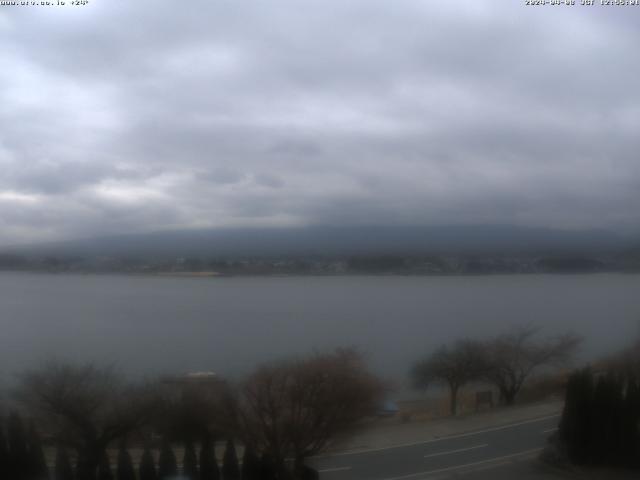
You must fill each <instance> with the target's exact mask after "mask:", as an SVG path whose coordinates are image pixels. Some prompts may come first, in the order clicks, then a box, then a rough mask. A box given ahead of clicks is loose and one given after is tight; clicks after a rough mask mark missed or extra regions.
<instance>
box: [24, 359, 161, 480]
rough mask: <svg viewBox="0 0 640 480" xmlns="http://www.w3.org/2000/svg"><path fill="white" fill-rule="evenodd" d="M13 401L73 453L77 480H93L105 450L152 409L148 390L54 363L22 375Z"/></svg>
mask: <svg viewBox="0 0 640 480" xmlns="http://www.w3.org/2000/svg"><path fill="white" fill-rule="evenodd" d="M17 397H18V399H20V400H21V401H22V402H23V403H24V405H25V406H26V407H27V408H28V409H29V411H30V412H31V413H32V414H33V415H34V416H36V417H37V418H38V419H39V420H41V422H42V424H43V425H44V426H45V427H46V428H47V429H48V430H49V431H50V432H51V433H52V434H53V435H54V436H55V437H56V439H57V441H58V442H59V443H60V444H61V445H67V446H70V447H72V448H73V449H75V450H76V452H77V455H78V459H79V469H78V470H79V471H78V477H79V480H85V479H91V480H94V479H95V477H96V472H97V468H98V466H99V464H100V460H101V458H102V455H103V452H104V451H105V449H106V448H107V446H108V445H109V444H110V443H112V442H113V441H115V440H117V439H120V438H123V437H125V436H126V435H127V434H129V433H130V432H132V431H133V430H135V429H137V428H139V427H141V426H142V425H144V424H145V423H146V422H147V421H148V420H149V419H150V418H151V416H152V415H153V414H154V412H155V410H156V405H157V400H156V397H155V395H154V394H153V393H152V392H151V391H149V390H147V389H146V388H143V387H134V386H130V385H127V384H126V383H125V382H124V381H123V380H122V379H121V378H120V376H119V375H118V374H117V373H116V372H115V371H114V370H113V369H112V368H109V367H96V366H93V365H82V366H78V365H71V364H62V363H56V362H54V363H50V364H47V365H44V366H43V367H41V368H39V369H37V370H32V371H29V372H27V373H25V374H24V375H23V376H22V377H21V379H20V385H19V388H18V391H17Z"/></svg>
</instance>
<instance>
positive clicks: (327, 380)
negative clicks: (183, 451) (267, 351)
mask: <svg viewBox="0 0 640 480" xmlns="http://www.w3.org/2000/svg"><path fill="white" fill-rule="evenodd" d="M382 393H383V386H382V383H381V382H380V381H379V380H378V379H377V378H376V377H375V376H373V375H372V374H371V373H369V372H368V371H367V369H366V368H365V366H364V363H363V361H362V358H361V356H360V355H359V354H358V353H357V352H355V351H352V350H339V351H336V352H335V353H331V354H317V355H314V356H312V357H310V358H307V359H302V360H294V361H287V362H282V363H279V364H274V365H269V366H265V367H262V368H260V369H258V370H257V371H256V372H255V373H254V374H253V375H251V376H250V377H249V379H248V380H247V381H246V382H245V384H244V385H243V387H242V389H241V391H240V393H239V398H238V403H237V408H238V410H237V414H236V418H237V423H238V431H239V433H240V436H241V438H242V440H243V441H244V442H245V443H246V444H247V445H249V446H250V447H251V448H253V449H255V450H257V451H262V452H263V453H264V454H266V455H268V456H269V457H270V458H271V459H272V460H273V462H274V463H275V465H276V469H277V470H278V471H279V472H280V475H281V476H283V475H286V473H285V472H287V470H288V469H287V468H286V459H287V458H292V459H293V460H294V465H293V469H292V472H291V473H292V475H293V478H300V475H301V473H302V472H303V470H304V460H305V458H307V457H309V456H313V455H317V454H318V453H320V452H322V451H323V450H324V449H326V448H327V447H328V446H329V445H330V444H331V442H332V441H333V440H335V439H336V437H337V436H339V435H342V434H345V433H348V432H349V431H351V430H352V429H353V428H354V427H355V426H356V425H357V424H358V422H359V421H360V420H362V419H363V418H365V417H367V416H368V415H371V414H372V413H373V412H374V411H375V408H376V405H377V403H378V400H379V399H380V398H381V395H382Z"/></svg>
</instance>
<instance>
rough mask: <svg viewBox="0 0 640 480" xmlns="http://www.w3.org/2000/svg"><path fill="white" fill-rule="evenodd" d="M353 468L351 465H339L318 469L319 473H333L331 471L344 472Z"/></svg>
mask: <svg viewBox="0 0 640 480" xmlns="http://www.w3.org/2000/svg"><path fill="white" fill-rule="evenodd" d="M347 470H351V467H337V468H325V469H324V470H318V472H319V473H331V472H344V471H347Z"/></svg>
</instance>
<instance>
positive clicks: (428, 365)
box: [411, 340, 486, 415]
mask: <svg viewBox="0 0 640 480" xmlns="http://www.w3.org/2000/svg"><path fill="white" fill-rule="evenodd" d="M485 369H486V363H485V354H484V347H483V345H482V344H481V343H480V342H476V341H473V340H459V341H457V342H456V343H454V344H453V345H452V346H442V347H440V348H439V349H438V350H436V351H435V352H433V353H432V354H431V355H429V356H428V357H426V358H425V359H423V360H421V361H419V362H418V363H416V364H415V365H414V366H413V369H412V372H411V373H412V377H413V381H414V385H415V386H416V387H419V388H427V387H428V386H429V385H431V384H432V383H440V384H444V385H446V386H447V387H448V388H449V394H450V397H449V405H450V412H451V415H455V414H456V413H457V412H458V393H459V391H460V388H462V387H463V386H464V385H466V384H467V383H469V382H472V381H474V380H478V379H479V378H481V376H482V375H483V374H484V372H485Z"/></svg>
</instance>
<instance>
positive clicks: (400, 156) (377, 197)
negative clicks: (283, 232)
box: [0, 0, 640, 244]
mask: <svg viewBox="0 0 640 480" xmlns="http://www.w3.org/2000/svg"><path fill="white" fill-rule="evenodd" d="M636 13H637V12H636V11H635V10H634V9H633V8H617V9H607V8H605V7H598V6H595V7H592V8H581V7H575V8H568V7H567V8H562V9H560V8H526V7H525V6H523V5H521V4H520V3H516V4H509V5H507V4H505V3H504V2H492V1H488V0H486V1H479V0H475V1H471V0H469V1H463V2H453V3H449V2H439V3H437V4H434V3H433V2H424V1H418V0H416V1H412V2H403V4H402V5H401V6H400V5H398V4H395V3H391V2H386V1H385V2H383V1H379V0H356V1H352V2H339V1H337V0H335V1H334V0H324V1H311V2H305V3H304V5H302V4H301V3H300V2H296V1H294V0H283V1H280V2H254V3H252V4H247V3H244V2H209V1H204V0H197V1H193V2H189V4H188V5H186V4H185V5H184V6H182V5H180V6H178V5H177V4H176V3H175V2H169V3H164V4H162V3H161V2H152V1H150V0H140V1H136V2H130V1H125V0H109V1H107V0H94V1H92V3H91V4H90V6H88V7H84V8H75V9H72V8H67V9H56V8H49V9H46V8H35V7H2V9H0V40H1V41H2V44H3V56H2V57H1V58H0V125H2V128H1V129H0V232H1V233H0V243H3V244H7V243H12V242H19V241H38V240H44V239H54V238H69V237H77V236H89V235H95V234H103V233H123V232H132V231H140V232H142V231H150V230H158V229H165V228H201V227H215V226H238V225H261V226H263V225H305V224H318V223H328V224H341V223H360V224H367V223H369V224H371V223H375V224H393V223H405V224H416V223H417V224H426V223H478V222H496V223H516V224H524V225H544V226H555V227H571V228H574V227H575V228H582V227H605V228H613V229H619V230H628V229H636V228H637V225H638V220H639V219H638V214H637V208H636V206H637V205H638V204H639V203H640V198H639V196H640V195H639V194H638V192H639V191H640V190H639V189H638V187H639V186H640V162H638V161H637V159H636V155H637V153H636V152H637V151H638V147H639V145H638V144H639V140H638V135H637V131H638V127H639V126H640V90H638V89H637V88H635V87H636V86H635V82H636V79H637V78H638V76H639V74H640V61H639V60H638V59H637V56H635V55H632V54H631V53H630V50H629V48H630V47H629V46H632V45H635V44H637V43H638V40H640V38H639V37H640V33H639V32H640V31H639V30H638V29H637V21H636V18H635V14H636Z"/></svg>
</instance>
